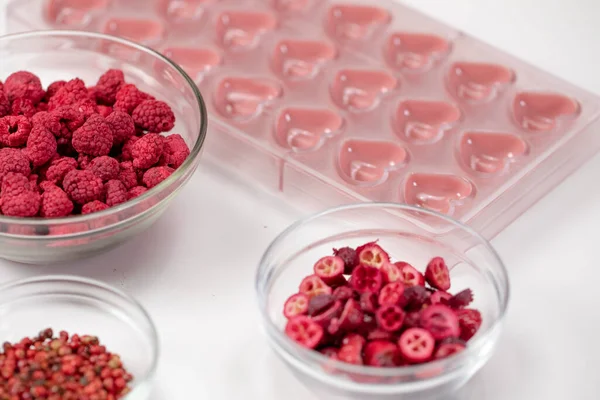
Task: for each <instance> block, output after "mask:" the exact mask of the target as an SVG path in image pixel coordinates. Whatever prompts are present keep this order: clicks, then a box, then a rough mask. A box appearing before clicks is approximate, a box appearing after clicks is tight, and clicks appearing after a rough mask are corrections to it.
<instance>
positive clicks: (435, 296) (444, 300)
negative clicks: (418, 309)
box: [429, 290, 452, 305]
mask: <svg viewBox="0 0 600 400" xmlns="http://www.w3.org/2000/svg"><path fill="white" fill-rule="evenodd" d="M451 298H452V295H451V294H450V293H448V292H444V291H443V290H438V291H435V292H433V293H432V294H431V296H430V297H429V301H430V302H431V304H446V305H449V304H448V300H450V299H451Z"/></svg>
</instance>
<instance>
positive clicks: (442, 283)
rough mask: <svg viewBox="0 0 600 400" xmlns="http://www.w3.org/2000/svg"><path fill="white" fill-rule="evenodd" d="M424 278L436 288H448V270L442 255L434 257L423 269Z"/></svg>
mask: <svg viewBox="0 0 600 400" xmlns="http://www.w3.org/2000/svg"><path fill="white" fill-rule="evenodd" d="M425 280H426V281H427V283H429V284H430V285H431V287H433V288H436V289H438V290H448V289H450V271H448V266H447V265H446V262H445V261H444V259H443V258H442V257H435V258H433V259H432V260H431V261H429V264H427V268H426V269H425Z"/></svg>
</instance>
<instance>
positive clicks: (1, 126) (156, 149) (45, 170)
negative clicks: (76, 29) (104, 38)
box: [0, 69, 190, 218]
mask: <svg viewBox="0 0 600 400" xmlns="http://www.w3.org/2000/svg"><path fill="white" fill-rule="evenodd" d="M174 124H175V115H174V114H173V111H172V110H171V108H170V107H169V106H168V105H167V104H166V103H164V102H163V101H160V100H156V99H155V98H154V97H152V96H151V95H149V94H147V93H144V92H142V91H140V90H139V89H138V88H137V87H136V86H134V85H132V84H128V83H126V82H125V77H124V75H123V72H122V71H120V70H116V69H111V70H108V71H107V72H106V73H104V74H103V75H102V76H101V77H100V79H99V80H98V82H97V83H96V85H95V86H91V87H87V86H86V85H85V83H84V82H83V81H82V80H81V79H79V78H74V79H71V80H70V81H56V82H53V83H51V84H50V85H49V86H48V87H47V88H46V90H44V89H43V87H42V83H41V82H40V79H39V78H38V77H37V76H36V75H34V74H32V73H31V72H27V71H19V72H15V73H13V74H11V75H10V76H9V77H8V78H7V79H6V81H5V82H4V84H2V83H1V82H0V185H1V188H0V211H1V212H2V214H4V215H8V216H14V217H45V218H56V217H66V216H69V215H74V214H89V213H92V212H96V211H100V210H104V209H106V208H109V207H113V206H116V205H118V204H121V203H124V202H126V201H129V200H131V199H133V198H135V197H137V196H139V195H141V194H143V193H144V192H146V191H147V190H148V189H150V188H152V187H154V186H156V185H158V184H159V183H160V182H162V181H163V180H164V179H166V178H167V177H168V176H169V175H171V174H172V173H173V171H174V170H175V169H177V168H178V167H179V166H181V164H183V162H184V161H185V159H186V158H187V157H188V156H189V154H190V150H189V148H188V146H187V144H186V143H185V141H184V140H183V138H182V137H181V135H178V134H171V135H169V136H164V135H161V134H162V133H165V132H168V131H170V130H171V129H172V128H173V126H174Z"/></svg>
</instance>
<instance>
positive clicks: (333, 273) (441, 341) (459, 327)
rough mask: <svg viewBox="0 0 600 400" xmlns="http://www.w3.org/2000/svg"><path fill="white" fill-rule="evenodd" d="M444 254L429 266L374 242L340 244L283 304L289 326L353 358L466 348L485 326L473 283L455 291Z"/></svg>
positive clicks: (324, 348)
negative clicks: (476, 305)
mask: <svg viewBox="0 0 600 400" xmlns="http://www.w3.org/2000/svg"><path fill="white" fill-rule="evenodd" d="M449 289H450V273H449V270H448V267H447V266H446V263H445V262H444V259H442V258H441V257H435V258H433V259H432V260H431V261H430V262H429V263H428V264H427V267H426V269H425V274H422V273H421V272H419V271H418V270H417V269H415V268H414V267H413V266H412V265H410V264H408V263H406V262H402V261H399V262H395V263H392V262H391V260H390V257H389V255H388V254H387V253H386V252H385V251H384V250H383V249H382V248H381V247H380V246H379V245H378V244H376V243H375V242H372V243H367V244H365V245H363V246H360V247H358V248H356V249H352V248H350V247H344V248H342V249H337V250H336V249H334V251H333V255H331V256H326V257H323V258H321V259H320V260H318V261H317V262H316V264H315V265H314V273H313V274H312V275H309V276H307V277H306V278H304V279H303V280H302V282H301V283H300V287H299V292H298V293H296V294H294V295H292V296H291V297H290V298H289V299H288V300H287V301H286V302H285V305H284V310H283V312H284V315H285V317H286V318H287V319H288V321H287V325H286V327H285V333H286V334H287V336H288V337H290V338H291V339H293V340H295V341H296V342H298V343H299V344H301V345H302V346H305V347H307V348H310V349H315V350H317V351H319V352H321V353H322V354H324V355H326V356H328V357H330V358H333V359H336V360H339V361H343V362H346V363H350V364H358V365H367V366H376V367H398V366H403V365H410V364H421V363H425V362H428V361H431V360H435V359H441V358H445V357H448V356H450V355H452V354H455V353H458V352H461V351H463V350H464V349H465V348H466V345H467V342H468V341H469V340H470V339H471V338H472V337H473V336H474V335H475V333H476V332H477V330H478V329H479V327H480V326H481V322H482V317H481V313H480V312H479V311H478V310H476V309H474V308H468V306H469V305H470V304H471V302H472V301H473V293H472V291H471V290H470V289H465V290H462V291H460V292H458V293H456V294H450V293H449V292H448V290H449Z"/></svg>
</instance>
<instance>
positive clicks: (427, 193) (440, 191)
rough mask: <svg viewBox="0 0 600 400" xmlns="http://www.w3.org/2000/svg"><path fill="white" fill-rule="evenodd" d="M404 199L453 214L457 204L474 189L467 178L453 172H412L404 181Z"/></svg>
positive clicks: (419, 205) (407, 201)
mask: <svg viewBox="0 0 600 400" xmlns="http://www.w3.org/2000/svg"><path fill="white" fill-rule="evenodd" d="M403 191H404V201H406V203H408V204H412V205H415V206H418V207H423V208H427V209H430V210H433V211H437V212H440V213H443V214H448V215H452V214H453V213H454V210H455V208H456V206H457V205H460V204H461V202H462V201H463V200H465V199H467V198H469V197H470V196H471V195H472V194H473V191H474V188H473V184H472V183H471V182H469V181H468V180H467V179H465V178H462V177H460V176H457V175H451V174H426V173H413V174H410V175H409V176H408V177H407V178H406V181H405V182H404V189H403Z"/></svg>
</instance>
